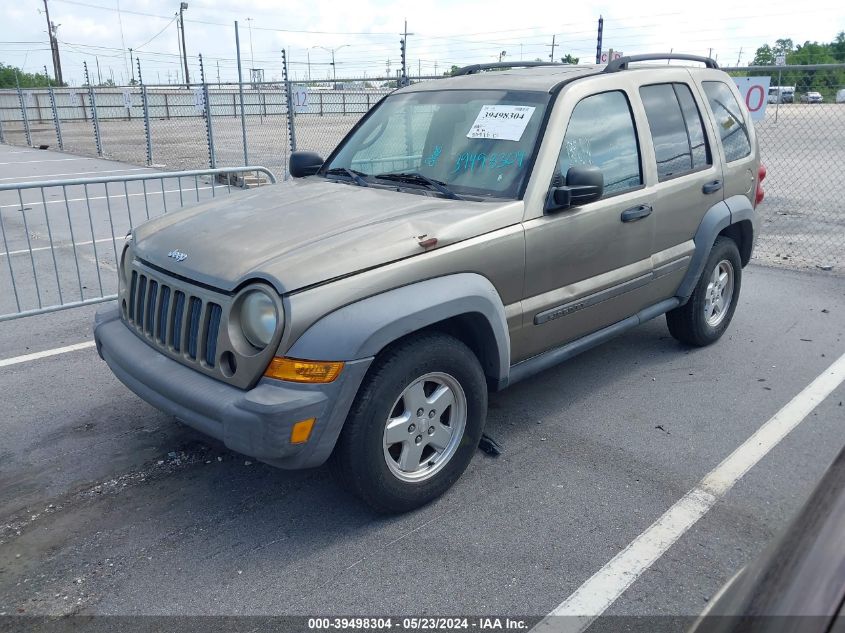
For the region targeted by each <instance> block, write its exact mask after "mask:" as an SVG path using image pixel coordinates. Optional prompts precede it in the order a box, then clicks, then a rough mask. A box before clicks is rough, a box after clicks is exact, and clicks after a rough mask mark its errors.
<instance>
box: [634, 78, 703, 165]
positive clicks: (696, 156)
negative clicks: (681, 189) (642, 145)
mask: <svg viewBox="0 0 845 633" xmlns="http://www.w3.org/2000/svg"><path fill="white" fill-rule="evenodd" d="M640 97H641V98H642V101H643V106H644V107H645V112H646V116H647V117H648V125H649V127H650V128H651V139H652V142H653V144H654V153H655V156H656V158H657V178H658V180H660V181H663V180H667V179H669V178H672V177H674V176H679V175H681V174H684V173H689V172H691V171H695V170H697V169H701V168H703V167H705V166H707V165H708V164H709V163H710V157H709V152H708V148H707V141H706V139H705V137H704V128H703V127H702V124H701V116H700V115H699V113H698V108H697V107H696V105H695V101H694V100H693V98H692V94H691V93H690V89H689V87H688V86H686V85H684V84H679V83H675V84H657V85H654V86H643V87H642V88H640Z"/></svg>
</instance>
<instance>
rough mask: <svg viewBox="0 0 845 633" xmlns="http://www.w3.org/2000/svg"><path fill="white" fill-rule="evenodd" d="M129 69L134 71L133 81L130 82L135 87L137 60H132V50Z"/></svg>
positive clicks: (130, 50)
mask: <svg viewBox="0 0 845 633" xmlns="http://www.w3.org/2000/svg"><path fill="white" fill-rule="evenodd" d="M129 67H130V68H131V69H132V81H131V82H130V83H131V84H132V85H133V86H134V85H135V60H134V59H133V58H132V49H131V48H130V49H129Z"/></svg>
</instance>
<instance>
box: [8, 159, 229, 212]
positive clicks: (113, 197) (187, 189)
mask: <svg viewBox="0 0 845 633" xmlns="http://www.w3.org/2000/svg"><path fill="white" fill-rule="evenodd" d="M2 164H3V163H0V165H2ZM164 178H168V176H164ZM77 186H79V185H77ZM226 187H227V185H225V184H220V185H218V186H216V187H183V188H182V192H183V193H185V194H187V193H190V192H194V191H206V190H208V189H226ZM162 193H179V189H165V190H164V191H163V192H162V191H161V190H159V191H155V190H151V191H148V192H146V193H144V192H143V191H141V192H138V193H130V194H129V197H130V198H137V197H139V196H151V195H154V194H158V195H161V194H162ZM108 197H109V199H111V200H118V199H120V198H125V197H126V195H125V194H117V195H114V194H113V195H110V196H108ZM86 199H87V200H105V199H106V196H88V198H68V199H67V202H84V201H85V200H86ZM64 203H65V200H64V199H63V198H62V199H59V200H48V201H47V204H64ZM24 204H25V205H27V207H43V206H44V203H43V202H38V201H37V200H36V201H33V202H25V203H24ZM20 208H21V205H20V203H17V204H0V209H20Z"/></svg>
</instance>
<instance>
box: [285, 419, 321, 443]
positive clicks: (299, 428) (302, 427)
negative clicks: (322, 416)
mask: <svg viewBox="0 0 845 633" xmlns="http://www.w3.org/2000/svg"><path fill="white" fill-rule="evenodd" d="M316 421H317V420H316V419H315V418H308V419H307V420H300V421H299V422H297V423H296V424H294V425H293V428H291V430H290V443H291V444H305V442H307V441H308V438H310V437H311V429H313V428H314V422H316Z"/></svg>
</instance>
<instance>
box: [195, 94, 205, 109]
mask: <svg viewBox="0 0 845 633" xmlns="http://www.w3.org/2000/svg"><path fill="white" fill-rule="evenodd" d="M194 108H196V110H197V112H199V113H200V114H202V113H203V112H205V93H204V92H203V91H202V88H194Z"/></svg>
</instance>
